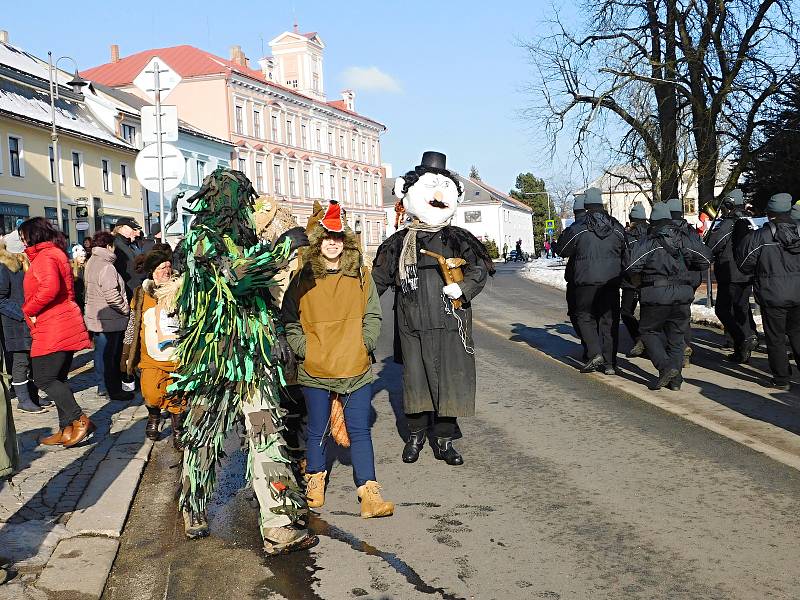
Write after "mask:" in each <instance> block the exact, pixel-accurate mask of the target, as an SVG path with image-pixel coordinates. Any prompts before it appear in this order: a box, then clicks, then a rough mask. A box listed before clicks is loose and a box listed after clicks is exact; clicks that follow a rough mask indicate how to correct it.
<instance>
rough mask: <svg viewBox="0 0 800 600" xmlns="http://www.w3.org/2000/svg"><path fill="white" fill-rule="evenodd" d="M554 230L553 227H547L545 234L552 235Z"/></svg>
mask: <svg viewBox="0 0 800 600" xmlns="http://www.w3.org/2000/svg"><path fill="white" fill-rule="evenodd" d="M554 231H555V230H553V229H548V230H547V235H553V233H554Z"/></svg>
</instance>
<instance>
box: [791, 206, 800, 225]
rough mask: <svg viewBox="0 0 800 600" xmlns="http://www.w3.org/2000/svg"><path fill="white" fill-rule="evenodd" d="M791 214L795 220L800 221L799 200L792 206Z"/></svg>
mask: <svg viewBox="0 0 800 600" xmlns="http://www.w3.org/2000/svg"><path fill="white" fill-rule="evenodd" d="M791 214H792V218H793V219H794V220H795V221H800V202H797V203H795V204H794V205H793V206H792V213H791Z"/></svg>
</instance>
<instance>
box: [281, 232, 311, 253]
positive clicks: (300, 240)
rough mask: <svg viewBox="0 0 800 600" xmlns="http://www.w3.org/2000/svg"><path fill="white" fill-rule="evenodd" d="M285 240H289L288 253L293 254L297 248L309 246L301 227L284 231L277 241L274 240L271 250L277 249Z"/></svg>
mask: <svg viewBox="0 0 800 600" xmlns="http://www.w3.org/2000/svg"><path fill="white" fill-rule="evenodd" d="M287 239H288V240H291V245H290V246H289V252H294V251H295V250H297V249H298V248H302V247H303V246H308V245H309V241H308V236H307V235H306V232H305V230H304V229H303V228H302V227H292V228H291V229H290V230H288V231H284V232H283V233H282V234H280V235H279V236H278V239H277V240H275V244H274V245H273V248H277V247H278V246H280V245H281V244H283V242H285V241H286V240H287Z"/></svg>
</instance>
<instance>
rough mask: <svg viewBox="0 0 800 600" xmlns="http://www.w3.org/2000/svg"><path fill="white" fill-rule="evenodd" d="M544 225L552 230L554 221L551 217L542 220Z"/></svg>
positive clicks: (554, 224)
mask: <svg viewBox="0 0 800 600" xmlns="http://www.w3.org/2000/svg"><path fill="white" fill-rule="evenodd" d="M544 226H545V229H549V230H552V229H555V228H556V222H555V220H553V219H548V220H547V221H545V222H544Z"/></svg>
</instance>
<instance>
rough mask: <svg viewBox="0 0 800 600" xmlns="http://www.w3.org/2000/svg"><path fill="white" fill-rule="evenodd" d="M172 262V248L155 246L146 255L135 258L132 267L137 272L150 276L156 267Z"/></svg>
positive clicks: (160, 245)
mask: <svg viewBox="0 0 800 600" xmlns="http://www.w3.org/2000/svg"><path fill="white" fill-rule="evenodd" d="M171 261H172V248H171V247H170V245H169V244H156V245H155V246H153V249H152V250H150V252H148V253H147V254H140V255H139V256H137V257H136V258H135V259H134V261H133V265H134V268H135V270H136V271H137V272H139V273H145V274H147V275H152V274H153V271H155V270H156V269H157V268H158V265H160V264H161V263H165V262H171Z"/></svg>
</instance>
